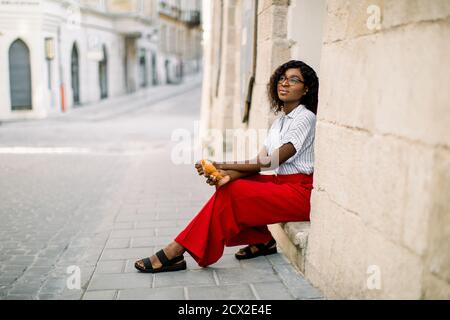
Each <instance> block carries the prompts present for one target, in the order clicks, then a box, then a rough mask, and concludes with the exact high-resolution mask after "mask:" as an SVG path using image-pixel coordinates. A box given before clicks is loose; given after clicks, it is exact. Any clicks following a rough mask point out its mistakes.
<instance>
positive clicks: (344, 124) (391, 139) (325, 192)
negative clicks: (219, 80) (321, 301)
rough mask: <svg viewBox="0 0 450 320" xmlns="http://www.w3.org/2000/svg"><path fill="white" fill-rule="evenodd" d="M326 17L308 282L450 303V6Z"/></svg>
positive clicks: (350, 294) (335, 292)
mask: <svg viewBox="0 0 450 320" xmlns="http://www.w3.org/2000/svg"><path fill="white" fill-rule="evenodd" d="M370 5H376V6H378V8H379V9H380V13H381V28H379V29H378V30H377V28H375V29H372V30H371V29H370V28H368V27H367V21H368V19H369V18H371V17H370V15H369V14H368V11H367V8H368V7H369V6H370ZM372 8H374V7H372ZM375 8H376V7H375ZM327 10H328V12H327V24H326V29H325V38H324V45H323V51H322V64H321V92H320V106H319V114H318V124H317V133H316V164H315V191H314V193H313V198H312V213H311V215H312V220H311V230H310V235H309V242H308V253H307V262H306V276H307V277H308V278H309V279H310V280H312V282H313V283H314V284H315V285H317V286H319V287H320V288H321V289H322V290H324V292H325V294H326V295H327V296H329V297H336V298H407V299H418V298H449V297H450V285H449V282H450V205H449V201H448V200H446V199H445V198H446V196H445V195H448V194H450V179H449V178H450V174H449V173H450V148H449V147H450V132H449V128H448V125H449V123H450V112H449V109H448V103H449V101H450V94H449V91H448V88H449V86H450V83H449V82H450V81H449V77H448V74H447V72H444V70H448V69H449V67H450V62H449V60H448V58H446V56H447V53H448V52H450V42H449V41H448V39H449V37H450V19H449V15H450V2H449V1H445V0H443V1H424V0H423V1H419V0H417V1H409V0H408V1H406V0H404V1H397V0H395V1H394V0H393V1H388V0H385V1H381V0H380V1H372V0H371V1H344V0H335V1H328V9H327ZM377 279H378V280H380V282H379V284H380V286H377V285H376V283H377Z"/></svg>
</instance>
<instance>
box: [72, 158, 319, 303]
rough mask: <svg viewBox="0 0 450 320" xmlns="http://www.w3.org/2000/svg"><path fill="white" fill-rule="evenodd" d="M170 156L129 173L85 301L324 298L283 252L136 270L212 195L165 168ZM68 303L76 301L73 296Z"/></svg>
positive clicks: (183, 171)
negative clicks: (208, 263)
mask: <svg viewBox="0 0 450 320" xmlns="http://www.w3.org/2000/svg"><path fill="white" fill-rule="evenodd" d="M168 156H169V155H168V153H163V154H161V155H159V156H154V157H151V158H150V157H147V158H145V159H142V160H141V161H140V162H139V163H136V165H135V167H134V168H133V170H130V174H129V176H128V177H127V181H126V182H125V184H124V187H125V189H126V192H125V193H123V197H122V199H121V201H120V203H121V204H120V208H119V209H118V211H117V214H116V215H115V216H114V217H109V218H108V219H106V220H105V222H104V223H103V224H102V226H101V228H100V229H99V230H98V232H100V233H104V232H105V231H107V232H108V237H107V240H106V242H105V247H104V249H103V251H102V253H101V257H100V259H99V261H98V262H97V264H96V265H95V267H94V271H93V273H92V275H89V280H88V281H86V280H85V284H84V286H85V287H84V288H83V289H84V290H85V291H84V293H83V294H82V296H81V298H82V299H120V300H126V299H170V300H184V299H200V300H204V299H239V300H240V299H263V300H265V299H268V300H274V299H283V300H287V299H289V300H290V299H320V298H321V297H322V295H321V293H320V292H319V291H317V290H316V289H315V288H313V287H312V286H311V285H310V284H309V283H308V282H307V281H305V280H304V278H303V277H301V275H299V274H298V273H297V272H296V271H295V269H294V268H293V267H292V265H291V264H289V262H288V261H287V260H286V259H285V258H284V256H283V255H282V254H280V253H279V254H276V255H272V256H268V257H259V258H256V259H252V260H248V261H238V260H236V259H235V258H234V253H235V251H236V250H237V249H238V248H237V247H234V248H226V249H225V255H224V256H223V257H222V259H221V260H220V261H219V262H218V263H216V264H214V265H212V266H210V267H208V268H200V267H199V266H198V265H197V264H196V263H195V261H194V260H193V259H192V257H190V256H189V254H187V253H186V254H185V257H186V260H187V263H188V270H186V271H179V272H171V273H160V274H154V275H153V274H143V273H139V272H138V271H137V270H135V268H134V261H135V260H136V259H139V258H143V257H147V256H149V255H151V254H153V253H155V252H156V251H157V250H159V249H161V248H162V247H163V246H164V245H166V244H167V243H168V242H170V241H171V240H173V238H174V237H175V236H176V235H177V234H178V233H179V232H180V231H181V230H182V229H183V228H184V226H185V225H186V224H187V223H188V222H189V220H190V219H191V218H192V217H193V216H194V215H195V214H196V213H197V212H198V211H199V210H200V209H201V207H202V205H203V204H204V203H205V202H206V201H207V200H208V199H209V198H210V197H211V196H212V194H213V192H214V188H212V187H210V186H208V185H206V184H205V183H204V178H203V177H200V176H198V175H197V174H196V173H195V171H194V169H193V167H191V166H186V165H183V166H173V165H168V166H167V167H166V168H164V163H167V160H168ZM169 167H170V168H169ZM66 294H67V292H66ZM67 297H68V298H70V293H69V295H68V296H67ZM73 297H74V298H75V297H76V298H78V297H77V294H76V293H75V296H73Z"/></svg>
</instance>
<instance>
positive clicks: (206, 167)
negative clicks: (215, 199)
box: [200, 160, 223, 180]
mask: <svg viewBox="0 0 450 320" xmlns="http://www.w3.org/2000/svg"><path fill="white" fill-rule="evenodd" d="M200 163H201V165H202V168H203V172H204V173H205V175H206V176H213V177H216V178H217V180H220V179H222V178H223V176H222V175H221V174H220V173H219V171H217V169H216V167H214V165H213V164H212V163H211V162H210V161H208V160H201V161H200Z"/></svg>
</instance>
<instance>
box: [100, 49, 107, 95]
mask: <svg viewBox="0 0 450 320" xmlns="http://www.w3.org/2000/svg"><path fill="white" fill-rule="evenodd" d="M98 75H99V82H100V98H101V99H106V98H107V97H108V53H107V52H106V46H105V45H103V60H101V61H100V62H99V64H98Z"/></svg>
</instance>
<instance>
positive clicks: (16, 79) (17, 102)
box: [9, 39, 32, 111]
mask: <svg viewBox="0 0 450 320" xmlns="http://www.w3.org/2000/svg"><path fill="white" fill-rule="evenodd" d="M9 85H10V92H11V110H12V111H16V110H31V109H32V92H31V67H30V50H29V49H28V46H27V45H26V44H25V42H23V41H22V40H20V39H17V40H16V41H14V42H13V43H12V44H11V47H10V48H9Z"/></svg>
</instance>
